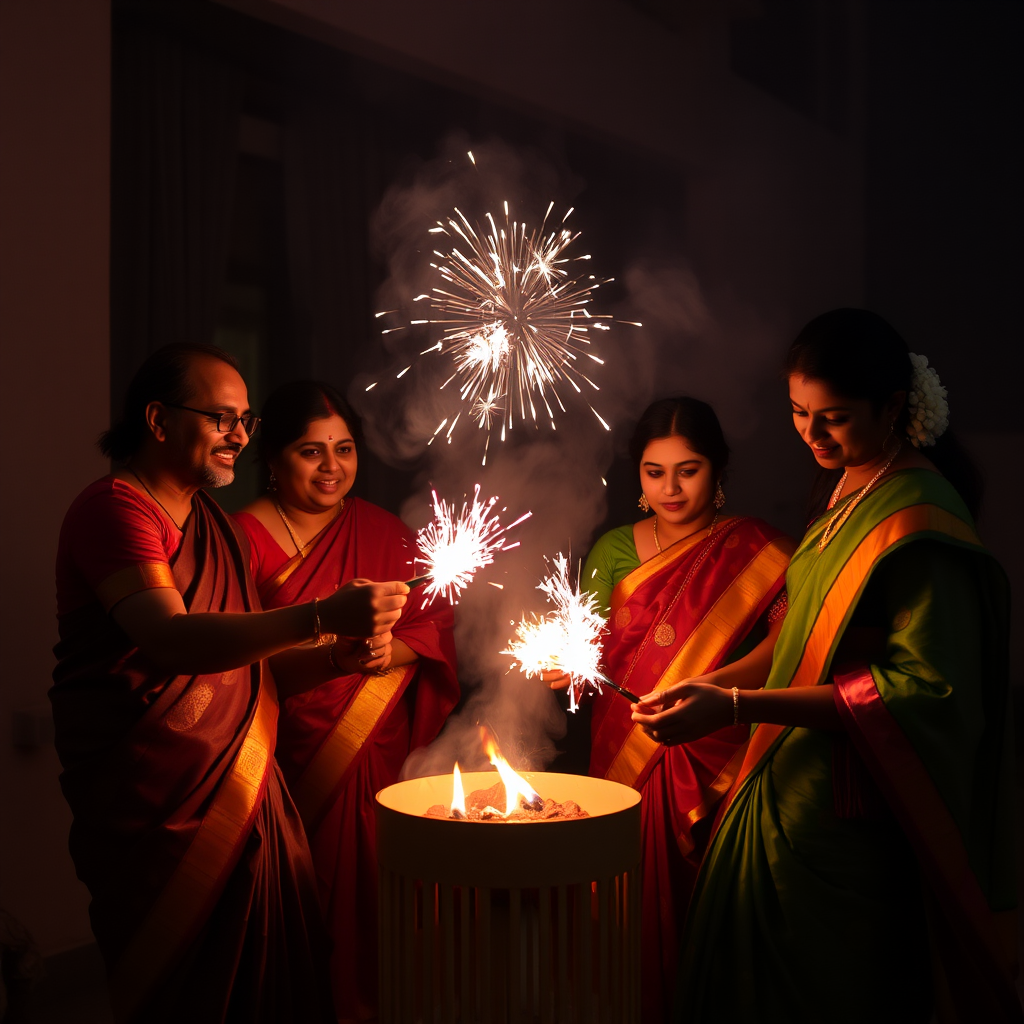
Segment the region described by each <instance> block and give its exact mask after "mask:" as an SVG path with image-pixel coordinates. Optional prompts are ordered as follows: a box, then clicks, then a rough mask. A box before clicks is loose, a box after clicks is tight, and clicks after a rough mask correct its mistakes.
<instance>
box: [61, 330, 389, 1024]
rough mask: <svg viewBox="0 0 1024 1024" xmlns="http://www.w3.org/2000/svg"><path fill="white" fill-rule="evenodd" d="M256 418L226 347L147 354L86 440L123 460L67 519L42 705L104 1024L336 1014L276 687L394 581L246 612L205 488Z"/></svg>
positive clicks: (297, 679)
mask: <svg viewBox="0 0 1024 1024" xmlns="http://www.w3.org/2000/svg"><path fill="white" fill-rule="evenodd" d="M258 424H259V419H258V417H256V416H254V415H253V414H252V412H251V411H250V409H249V404H248V398H247V395H246V388H245V383H244V381H243V380H242V378H241V376H240V375H239V373H238V369H237V366H236V364H235V362H234V360H233V359H232V358H231V357H230V356H229V355H227V354H226V353H224V352H222V351H220V350H219V349H215V348H211V347H207V346H192V345H169V346H167V347H165V348H164V349H161V350H160V351H158V352H156V353H154V354H153V355H151V356H150V357H149V359H147V360H146V362H145V363H144V364H143V366H142V367H141V368H140V369H139V371H138V373H137V374H136V375H135V377H134V378H133V380H132V382H131V384H130V385H129V388H128V393H127V395H126V398H125V406H124V414H123V416H122V418H121V420H120V421H119V422H118V423H117V424H115V425H114V427H112V429H111V430H110V431H108V432H107V433H106V434H104V435H103V437H102V438H101V440H100V446H101V448H102V450H103V451H104V453H105V454H107V455H108V456H110V457H111V458H112V459H113V460H114V461H115V463H117V464H118V468H117V469H115V471H114V472H113V473H112V474H111V475H110V476H107V477H104V478H103V479H102V480H98V481H96V483H94V484H92V485H90V486H89V487H87V488H86V489H85V491H83V492H82V494H80V495H79V496H78V498H77V499H76V500H75V501H74V503H73V504H72V506H71V509H70V510H69V511H68V514H67V516H66V518H65V521H64V525H63V527H62V530H61V537H60V542H59V545H58V555H57V606H58V608H57V611H58V625H59V630H60V643H59V644H58V645H57V648H56V650H55V653H56V655H57V658H58V664H57V667H56V669H55V670H54V686H53V688H52V690H51V691H50V698H51V701H52V703H53V712H54V723H55V728H56V744H57V751H58V753H59V755H60V758H61V763H62V765H63V768H64V771H63V773H62V775H61V786H62V789H63V791H64V794H65V796H66V798H67V800H68V802H69V804H70V805H71V809H72V813H73V818H74V820H73V824H72V828H71V837H70V849H71V854H72V857H73V858H74V860H75V866H76V869H77V871H78V876H79V877H80V878H81V879H82V880H83V881H84V882H85V884H86V885H87V886H88V888H89V890H90V893H91V895H92V904H91V906H90V916H91V920H92V926H93V931H94V932H95V935H96V939H97V942H98V944H99V947H100V950H101V951H102V953H103V955H104V958H105V960H106V964H107V971H108V977H109V984H110V994H111V1001H112V1004H113V1008H114V1014H115V1018H116V1019H117V1020H118V1021H145V1022H147V1024H150V1022H156V1021H179V1020H184V1019H187V1018H188V1016H189V1015H193V1016H195V1015H196V1014H197V1012H198V1015H199V1016H200V1017H201V1018H202V1019H203V1020H224V1019H228V1018H230V1019H231V1020H256V1019H260V1020H274V1021H279V1022H288V1021H295V1022H300V1021H301V1022H307V1021H334V1020H336V1017H335V1015H334V1012H333V1009H332V1007H331V997H330V986H329V982H328V979H327V974H326V953H327V950H326V943H325V940H324V937H323V932H322V929H321V924H320V911H319V904H318V898H317V889H316V880H315V878H314V875H313V871H312V865H311V863H310V859H309V851H308V848H307V845H306V839H305V835H304V833H303V831H302V825H301V823H300V821H299V818H298V815H297V813H296V811H295V808H294V806H293V804H292V802H291V799H290V797H289V795H288V793H287V790H286V789H285V788H284V784H283V782H282V780H281V777H280V773H279V771H278V768H277V764H276V762H275V761H274V756H273V752H274V744H275V738H276V723H277V688H278V687H279V688H280V689H281V690H282V692H283V693H284V694H285V695H287V694H288V693H291V692H296V690H297V689H299V688H309V687H311V686H315V685H318V684H319V683H321V682H325V681H326V680H327V679H329V678H331V677H332V676H334V675H336V674H337V673H336V671H335V670H334V669H333V668H332V666H331V664H330V661H329V657H328V651H329V648H328V647H326V646H319V644H318V642H319V641H320V639H321V638H322V637H327V636H328V634H332V633H340V634H343V635H346V636H361V637H365V638H366V644H367V647H368V649H369V650H371V651H372V650H373V648H374V647H375V646H378V645H380V644H381V643H386V642H388V641H389V639H390V627H391V625H393V624H394V622H396V621H397V619H398V617H399V615H400V613H401V608H402V605H403V604H404V603H405V596H404V595H405V594H406V593H408V588H407V587H406V586H405V585H404V584H402V583H398V582H392V583H370V582H369V581H355V582H354V583H349V584H346V585H345V586H343V587H341V588H339V590H338V591H337V592H336V593H335V594H334V595H333V596H331V597H329V598H325V599H324V600H322V601H314V602H310V603H308V604H303V605H295V606H291V607H286V608H280V609H276V610H274V611H269V612H263V611H260V608H259V601H258V598H257V597H256V591H255V588H254V586H253V584H252V580H251V578H250V575H249V551H248V544H247V542H246V540H245V538H244V534H242V533H241V532H240V531H238V530H237V529H236V528H235V527H234V525H233V523H232V520H231V519H230V518H229V517H227V516H226V515H225V514H224V513H223V512H222V511H221V510H220V508H219V507H218V506H217V504H216V503H215V502H214V501H213V500H212V499H210V498H208V497H207V496H206V494H205V493H204V491H203V488H204V487H223V486H224V485H226V484H229V483H231V481H232V480H233V479H234V465H235V461H236V459H237V458H238V455H239V453H240V452H241V451H242V449H243V448H244V447H245V446H246V444H247V443H248V440H249V437H250V435H251V434H252V433H253V432H254V431H255V430H256V428H257V426H258ZM271 658H272V659H273V669H274V676H275V677H276V679H277V684H278V687H275V683H274V679H273V678H272V677H271V675H270V672H269V671H268V670H267V665H268V662H267V660H266V659H271Z"/></svg>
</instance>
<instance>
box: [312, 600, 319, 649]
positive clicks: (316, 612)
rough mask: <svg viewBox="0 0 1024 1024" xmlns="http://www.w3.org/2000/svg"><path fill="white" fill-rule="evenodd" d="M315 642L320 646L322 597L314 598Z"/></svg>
mask: <svg viewBox="0 0 1024 1024" xmlns="http://www.w3.org/2000/svg"><path fill="white" fill-rule="evenodd" d="M313 643H314V644H315V645H316V646H317V647H319V646H320V598H319V597H314V598H313Z"/></svg>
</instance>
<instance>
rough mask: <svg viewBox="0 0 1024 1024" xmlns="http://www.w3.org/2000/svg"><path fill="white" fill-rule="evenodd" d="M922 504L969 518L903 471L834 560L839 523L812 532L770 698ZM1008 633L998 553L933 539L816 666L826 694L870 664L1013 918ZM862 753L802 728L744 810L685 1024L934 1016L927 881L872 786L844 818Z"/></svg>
mask: <svg viewBox="0 0 1024 1024" xmlns="http://www.w3.org/2000/svg"><path fill="white" fill-rule="evenodd" d="M920 504H930V505H936V506H938V507H940V508H942V509H944V510H946V511H947V512H949V513H952V514H953V515H955V516H957V517H958V518H960V519H962V520H964V521H965V522H967V523H968V524H969V523H970V522H971V520H970V516H969V515H968V513H967V510H966V509H965V508H964V506H963V503H962V502H961V500H960V498H959V497H958V496H957V494H956V493H955V491H954V490H953V489H952V487H951V486H950V485H949V484H948V483H947V482H946V481H945V480H944V479H943V478H942V477H940V476H939V475H938V474H936V473H932V472H929V471H925V470H905V471H901V472H898V473H894V474H892V475H891V476H889V477H886V478H885V479H884V480H882V481H881V482H880V483H879V484H878V485H877V487H876V488H875V489H874V490H873V491H872V492H871V493H870V494H869V495H868V496H867V497H866V498H865V499H864V500H863V501H862V502H861V503H860V505H859V506H858V507H857V508H856V510H855V511H854V512H853V514H852V515H851V516H850V517H849V519H848V520H847V521H846V522H845V523H844V524H843V526H842V527H841V528H840V529H839V530H838V531H837V532H836V533H835V534H834V535H833V537H832V539H831V541H830V543H829V545H828V546H827V547H826V548H825V550H824V552H819V551H818V541H819V538H820V537H821V535H822V532H823V530H824V529H825V527H826V525H827V523H828V521H829V519H830V518H831V517H832V515H833V513H832V512H829V513H827V514H826V515H825V516H823V517H822V518H821V519H819V520H818V521H817V522H815V523H814V524H812V526H811V528H810V530H809V532H808V534H807V536H806V537H805V538H804V541H803V542H802V544H801V545H800V548H799V549H798V550H797V552H796V554H795V555H794V557H793V560H792V562H791V563H790V567H789V571H788V573H787V578H786V584H787V590H788V596H789V611H788V614H787V617H786V620H785V624H784V626H783V629H782V633H781V634H780V636H779V640H778V643H777V645H776V649H775V657H774V662H773V667H772V672H771V676H770V678H769V681H768V683H767V688H769V689H775V688H784V687H787V686H788V685H789V683H790V682H791V680H792V679H793V676H794V673H795V671H796V669H797V666H798V665H799V663H800V661H801V658H802V656H803V653H804V648H805V646H806V644H807V640H808V637H809V636H810V634H811V631H812V629H813V627H814V625H815V621H816V619H817V618H818V616H819V615H820V614H822V606H823V603H824V601H825V597H826V595H827V594H828V592H829V589H830V587H831V586H832V584H833V583H834V581H835V580H836V577H837V575H838V574H839V573H840V571H841V570H842V569H843V567H844V566H845V565H846V564H847V562H848V561H849V560H850V559H851V558H853V557H854V555H855V552H856V551H857V548H858V546H859V545H860V543H861V541H862V540H863V539H864V538H865V537H866V536H867V534H868V533H869V532H870V531H871V530H872V529H873V528H874V527H875V526H876V525H878V524H879V523H881V522H882V521H883V520H884V519H885V518H886V517H888V516H889V515H890V514H892V513H894V512H897V511H899V510H900V509H904V508H909V507H911V506H914V505H920ZM839 507H840V508H841V507H842V506H839ZM1007 622H1008V590H1007V585H1006V578H1005V575H1004V574H1003V573H1002V570H1001V569H1000V568H999V566H998V565H997V563H995V562H994V560H993V559H992V558H991V556H989V555H988V553H987V552H986V551H985V550H984V549H983V548H981V547H979V546H977V545H976V544H973V543H970V542H968V541H964V540H962V539H959V540H958V539H956V538H954V537H952V536H951V535H949V534H947V533H944V532H940V531H937V530H936V531H932V530H923V531H920V532H917V533H914V534H912V535H910V536H907V537H904V538H901V539H900V540H898V541H896V542H895V543H894V544H892V545H891V546H890V547H889V548H887V549H886V550H885V551H884V553H883V554H882V555H881V556H880V557H879V558H878V559H876V560H875V561H874V563H873V564H871V565H869V566H867V567H866V569H865V571H864V573H863V579H861V580H859V589H857V590H856V593H855V596H854V598H853V600H851V602H850V606H849V610H848V613H847V614H846V616H845V619H844V621H843V622H842V623H841V626H840V628H839V629H838V630H837V634H836V640H835V642H834V643H833V645H832V649H831V650H830V651H829V652H828V656H827V657H826V658H825V659H824V660H823V661H822V662H821V664H820V665H819V666H816V669H817V679H816V681H817V682H818V683H822V682H830V681H831V674H832V672H833V671H834V670H835V669H836V668H839V667H841V666H842V665H843V663H844V662H848V663H853V664H851V666H850V667H854V665H857V664H859V666H860V667H863V666H864V665H865V664H866V665H868V666H869V667H870V671H871V673H872V676H873V678H874V680H875V683H876V686H877V688H878V691H879V694H880V696H881V698H882V700H883V701H884V704H885V707H886V709H887V711H888V712H889V714H891V715H892V717H893V719H895V721H896V723H897V724H898V725H899V727H900V729H902V731H903V733H904V734H905V736H906V737H907V738H908V739H909V740H910V742H911V744H912V745H913V747H914V749H915V751H916V752H917V755H918V757H919V758H920V760H921V761H922V763H923V764H924V766H925V768H926V769H927V772H928V775H929V777H930V779H931V782H932V783H933V785H934V786H935V787H936V789H937V790H938V792H939V794H940V796H941V798H942V800H943V802H944V804H945V805H946V807H947V808H948V809H949V811H950V813H951V814H952V816H953V818H954V820H955V821H956V823H957V826H958V827H959V829H960V832H961V836H962V838H963V841H964V844H965V847H966V849H967V852H968V857H969V860H970V863H971V867H972V869H973V870H974V872H975V875H976V877H977V879H978V881H979V883H980V885H981V888H982V891H983V892H984V894H985V896H986V898H987V899H988V902H989V905H990V907H991V908H992V909H993V910H1001V909H1006V908H1012V907H1013V906H1015V893H1014V870H1015V865H1014V844H1013V835H1012V830H1013V824H1012V823H1013V786H1012V781H1013V780H1012V750H1011V745H1010V741H1009V731H1008V730H1009V721H1008V716H1007V714H1006V707H1007V689H1006V685H1007V675H1008V673H1007V665H1006V652H1007V645H1006V637H1007ZM867 651H870V652H871V653H870V655H869V656H866V655H865V652H867ZM847 743H848V741H847V740H846V737H845V733H835V734H833V733H828V732H824V731H819V730H812V729H802V728H790V729H788V730H785V731H783V732H782V734H781V736H780V737H779V739H778V740H777V741H776V742H775V744H774V745H773V746H772V747H771V748H770V749H769V750H768V752H767V754H766V755H765V756H764V757H763V758H762V760H761V762H760V764H759V765H757V766H756V767H755V769H754V770H753V771H752V772H751V774H750V775H749V777H748V778H747V779H746V780H745V782H744V783H743V785H742V786H741V788H740V790H739V791H738V792H737V794H736V795H735V797H734V799H733V801H732V803H731V805H730V807H729V809H728V811H727V813H726V814H725V816H724V818H723V820H722V822H721V824H720V826H719V828H718V830H717V832H716V834H715V836H714V838H713V840H712V843H711V846H710V848H709V851H708V854H707V857H706V858H705V861H704V865H703V867H702V870H701V875H700V877H699V879H698V882H697V889H696V891H695V894H694V898H693V902H692V903H691V906H690V911H689V915H688V920H687V925H686V929H685V934H684V937H683V943H682V949H683V954H682V959H681V966H680V979H679V990H678V999H677V1018H676V1019H677V1020H682V1021H751V1022H755V1021H820V1020H830V1021H872V1022H876V1021H888V1020H892V1021H901V1022H903V1021H917V1020H920V1021H927V1020H928V1019H929V1017H930V1014H931V1005H932V1003H931V1001H932V994H931V978H930V966H929V948H928V934H927V927H926V920H925V911H924V900H923V898H922V883H921V879H920V874H919V871H918V868H917V865H916V861H915V859H914V856H913V854H912V851H911V850H910V847H909V845H908V843H907V841H906V839H905V837H904V835H903V833H902V830H901V828H900V826H899V825H898V823H897V822H896V820H895V818H894V817H892V816H891V814H889V813H888V811H887V808H886V806H885V802H884V799H881V798H882V797H884V792H879V791H878V790H877V789H875V788H874V783H873V782H872V781H871V779H870V778H869V777H867V776H866V775H864V777H863V778H862V779H861V781H860V783H859V785H860V786H861V788H862V790H863V793H864V794H865V795H866V797H868V799H865V800H864V801H863V805H862V806H861V808H860V811H859V812H858V813H856V814H855V815H851V814H850V812H849V808H845V809H840V810H837V807H838V806H839V804H840V801H839V800H838V798H837V790H841V789H842V781H841V780H837V779H836V778H835V777H834V772H835V765H836V764H838V763H842V762H843V759H844V757H848V747H847V748H846V749H845V750H844V744H847ZM861 771H862V772H863V766H862V765H861ZM872 791H873V793H874V796H875V797H876V798H877V799H875V800H874V801H872V800H871V799H870V797H871V796H872ZM865 807H867V808H868V811H867V812H865V810H864V808H865Z"/></svg>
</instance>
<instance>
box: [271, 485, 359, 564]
mask: <svg viewBox="0 0 1024 1024" xmlns="http://www.w3.org/2000/svg"><path fill="white" fill-rule="evenodd" d="M270 500H271V501H272V502H273V504H274V508H276V509H277V514H278V515H279V516H280V517H281V522H282V523H284V528H285V529H286V530H287V531H288V536H289V537H291V539H292V543H293V544H294V545H295V552H296V554H297V555H298V556H299V558H305V557H306V552H305V547H306V545H302V544H299V538H298V537H296V536H295V531H294V530H293V529H292V524H291V523H290V522H289V521H288V517H287V516H286V515H285V514H284V509H283V508H281V506H280V505H279V504H278V503H277V501H276V500H275V499H273V498H271V499H270ZM344 507H345V499H344V498H342V499H341V501H339V502H338V504H337V507H336V510H335V513H334V515H333V516H331V523H333V522H334V520H335V519H337V518H338V516H340V515H341V511H342V509H343V508H344ZM331 523H328V524H327V525H326V526H323V527H321V529H320V530H317V533H316V534H314V535H313V536H314V537H315V536H316V535H317V534H319V533H320V532H322V530H326V529H327V526H330V525H331Z"/></svg>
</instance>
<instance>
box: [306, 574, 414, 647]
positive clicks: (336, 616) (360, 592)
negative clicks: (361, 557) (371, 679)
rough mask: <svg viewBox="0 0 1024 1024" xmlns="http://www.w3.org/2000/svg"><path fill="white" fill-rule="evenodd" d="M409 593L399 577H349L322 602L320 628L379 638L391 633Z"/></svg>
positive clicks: (332, 631)
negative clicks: (385, 580)
mask: <svg viewBox="0 0 1024 1024" xmlns="http://www.w3.org/2000/svg"><path fill="white" fill-rule="evenodd" d="M408 593H409V588H408V587H407V586H406V585H405V584H404V583H400V582H398V581H397V580H394V581H392V582H390V583H374V582H372V581H371V580H349V582H348V583H345V584H344V585H342V586H341V587H339V588H338V589H337V591H335V593H334V594H332V595H331V596H330V597H325V598H324V599H323V600H322V601H321V602H320V629H321V631H322V632H324V633H337V634H339V635H341V636H359V637H376V636H382V635H383V634H384V633H390V632H391V627H392V626H393V625H394V624H395V623H396V622H397V621H398V619H399V616H400V615H401V614H402V608H403V606H404V605H405V602H406V594H408ZM389 642H390V641H389ZM375 646H376V645H375Z"/></svg>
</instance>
